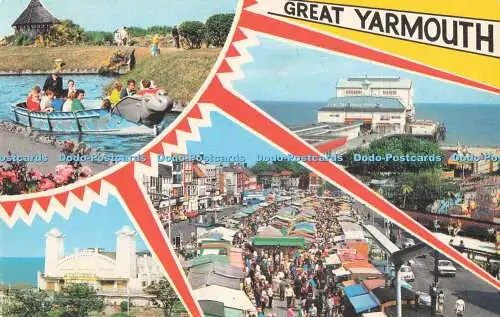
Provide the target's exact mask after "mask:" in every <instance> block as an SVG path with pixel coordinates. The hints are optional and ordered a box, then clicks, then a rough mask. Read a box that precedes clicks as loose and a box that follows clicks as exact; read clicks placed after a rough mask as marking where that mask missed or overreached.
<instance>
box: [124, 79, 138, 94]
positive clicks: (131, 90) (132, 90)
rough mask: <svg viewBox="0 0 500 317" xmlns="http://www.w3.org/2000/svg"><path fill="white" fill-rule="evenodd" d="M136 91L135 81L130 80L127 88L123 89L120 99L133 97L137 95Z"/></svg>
mask: <svg viewBox="0 0 500 317" xmlns="http://www.w3.org/2000/svg"><path fill="white" fill-rule="evenodd" d="M135 93H136V90H135V80H133V79H129V80H128V81H127V88H123V89H122V91H121V92H120V99H123V98H125V97H128V96H133V95H135Z"/></svg>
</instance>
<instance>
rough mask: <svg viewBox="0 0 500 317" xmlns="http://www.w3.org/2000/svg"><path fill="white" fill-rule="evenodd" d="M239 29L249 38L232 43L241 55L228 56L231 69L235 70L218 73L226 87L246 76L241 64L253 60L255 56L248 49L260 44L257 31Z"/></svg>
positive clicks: (227, 59) (227, 60)
mask: <svg viewBox="0 0 500 317" xmlns="http://www.w3.org/2000/svg"><path fill="white" fill-rule="evenodd" d="M239 29H240V30H241V32H243V34H245V36H246V37H247V38H246V39H245V40H240V41H236V42H234V43H233V44H232V45H233V46H234V47H235V48H236V50H237V51H238V52H239V53H240V56H234V57H226V62H227V63H228V64H229V66H231V69H232V70H233V71H232V72H230V73H222V74H218V75H217V76H219V79H220V80H221V82H222V84H223V85H224V87H226V88H229V87H231V83H232V82H233V81H235V80H240V79H243V78H245V74H244V73H243V71H242V69H241V66H242V65H243V64H247V63H251V62H253V57H252V55H251V54H250V52H249V51H248V49H249V48H250V47H253V46H258V45H260V42H259V39H258V38H257V33H256V32H254V31H252V30H249V29H246V28H241V27H240V28H239Z"/></svg>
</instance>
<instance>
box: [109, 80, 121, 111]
mask: <svg viewBox="0 0 500 317" xmlns="http://www.w3.org/2000/svg"><path fill="white" fill-rule="evenodd" d="M121 91H122V84H121V83H120V82H115V84H114V87H113V90H112V91H111V94H110V95H109V97H108V99H109V101H110V102H111V104H112V105H113V106H114V105H116V104H117V103H118V102H120V99H121V98H120V92H121Z"/></svg>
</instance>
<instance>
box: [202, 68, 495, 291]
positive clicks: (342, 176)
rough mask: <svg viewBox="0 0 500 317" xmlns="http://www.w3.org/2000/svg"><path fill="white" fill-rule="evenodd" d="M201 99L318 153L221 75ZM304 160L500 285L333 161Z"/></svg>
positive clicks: (296, 147) (275, 140)
mask: <svg viewBox="0 0 500 317" xmlns="http://www.w3.org/2000/svg"><path fill="white" fill-rule="evenodd" d="M202 98H203V100H204V102H207V103H212V104H215V105H217V106H218V107H219V108H220V109H221V110H223V111H225V112H226V113H227V114H229V115H230V116H232V117H233V118H234V119H235V120H237V121H239V122H241V123H244V124H245V125H246V126H248V127H249V128H251V129H252V130H254V131H255V132H257V133H259V134H261V135H263V136H265V137H266V139H267V140H268V141H269V142H271V143H272V144H276V145H279V146H280V147H282V148H283V149H284V151H285V152H287V153H291V154H294V155H297V156H308V155H311V156H316V155H318V154H317V153H316V152H315V151H313V149H312V147H311V146H310V145H308V144H307V143H305V142H304V141H303V140H301V139H300V138H299V137H298V136H296V135H293V134H291V133H289V132H288V131H286V130H285V129H283V128H282V127H281V126H280V125H278V124H277V123H276V122H274V121H271V120H270V119H269V118H267V117H266V116H265V115H264V114H262V113H261V112H260V111H258V110H257V109H256V108H257V107H256V106H255V105H251V104H249V103H246V102H245V101H243V100H241V99H240V98H238V97H236V96H235V95H233V94H232V93H231V92H229V91H227V90H226V89H225V88H224V86H223V85H222V83H221V82H220V80H219V79H218V77H216V78H214V79H213V80H212V82H211V83H210V85H209V87H208V88H207V90H206V91H205V93H204V94H203V96H202ZM248 118H251V120H248ZM305 163H306V164H307V165H308V166H309V167H310V168H311V169H312V171H313V172H314V171H318V172H319V173H321V174H323V175H324V176H326V177H327V178H329V179H330V180H332V181H333V182H334V183H336V184H338V185H339V186H341V187H342V188H341V189H343V190H345V191H346V192H348V193H351V194H353V195H355V196H356V197H358V198H359V199H361V200H363V201H365V202H366V203H367V204H369V205H371V206H373V208H374V209H375V210H377V211H378V212H379V213H381V214H383V215H385V216H386V217H389V218H392V219H393V220H394V221H395V222H396V223H397V224H398V225H399V226H400V227H401V228H403V229H404V230H407V231H409V232H411V233H413V234H414V235H416V236H417V237H418V238H419V239H421V240H423V241H425V242H427V243H429V244H430V245H432V246H434V247H436V248H438V249H439V250H440V251H441V252H443V253H444V254H446V255H447V256H448V257H450V258H451V259H453V260H454V261H456V262H458V263H460V264H461V265H463V266H464V267H466V268H468V269H469V270H470V271H472V272H473V273H474V274H476V275H477V276H479V277H481V278H483V279H484V280H486V281H488V283H490V284H491V285H493V286H495V287H496V288H500V281H498V280H496V279H495V278H493V277H492V276H491V275H490V274H488V273H486V272H485V271H484V270H483V269H481V268H480V267H479V266H478V265H476V264H475V263H473V262H471V261H470V260H468V259H465V258H464V257H463V256H462V255H461V254H460V253H459V252H458V251H457V250H455V249H454V248H451V247H450V246H449V245H447V244H446V243H443V242H442V241H440V240H439V239H438V238H437V237H436V236H434V235H433V234H432V233H431V232H430V231H429V230H427V229H426V228H425V227H424V226H422V225H421V224H419V223H418V222H416V221H415V220H414V219H412V218H411V217H410V216H408V215H406V214H405V213H404V212H402V211H401V210H399V209H397V208H396V207H395V206H393V205H391V204H390V203H389V202H387V201H386V200H385V199H384V198H382V197H381V196H379V195H378V194H376V193H375V192H374V191H373V190H371V189H370V188H368V187H367V186H366V185H364V184H362V183H361V182H360V181H359V180H357V179H356V178H354V176H352V175H350V174H349V173H347V172H346V171H345V170H342V169H341V168H339V167H338V166H336V165H334V164H332V163H330V162H313V161H307V162H305Z"/></svg>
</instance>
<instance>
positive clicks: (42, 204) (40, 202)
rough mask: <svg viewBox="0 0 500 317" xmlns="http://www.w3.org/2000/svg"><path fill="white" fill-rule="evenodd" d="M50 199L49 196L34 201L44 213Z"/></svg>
mask: <svg viewBox="0 0 500 317" xmlns="http://www.w3.org/2000/svg"><path fill="white" fill-rule="evenodd" d="M51 198H52V197H50V196H46V197H38V198H37V199H36V202H37V203H38V205H40V207H41V208H42V209H43V210H44V211H47V209H49V204H50V199H51Z"/></svg>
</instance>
